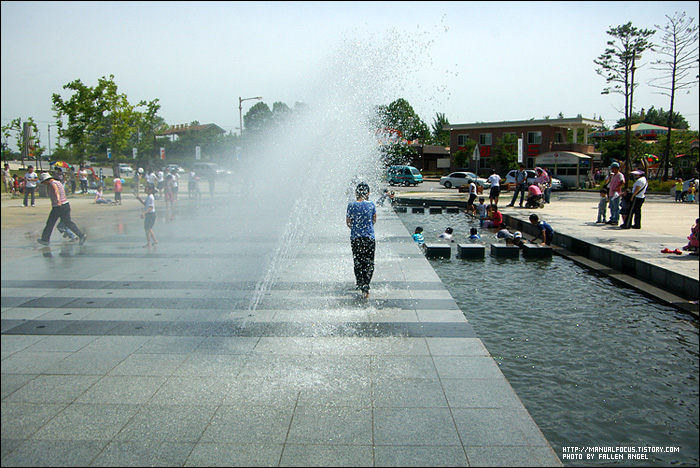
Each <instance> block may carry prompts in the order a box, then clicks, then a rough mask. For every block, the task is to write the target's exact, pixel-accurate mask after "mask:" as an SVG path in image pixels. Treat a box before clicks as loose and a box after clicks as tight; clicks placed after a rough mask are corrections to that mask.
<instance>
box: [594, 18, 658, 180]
mask: <svg viewBox="0 0 700 468" xmlns="http://www.w3.org/2000/svg"><path fill="white" fill-rule="evenodd" d="M607 33H608V35H610V36H612V37H614V38H615V39H616V40H610V41H608V48H607V49H605V52H603V53H602V54H601V55H600V56H599V57H598V58H597V59H596V60H594V61H593V62H594V63H595V64H596V65H598V66H599V67H600V68H598V69H597V70H596V72H597V73H598V74H599V75H601V76H603V77H605V80H606V82H607V83H613V85H612V86H608V87H606V88H605V89H603V91H602V92H601V94H609V93H618V94H622V95H623V96H624V97H625V122H626V129H625V130H626V131H625V159H626V163H627V164H625V179H626V180H629V169H630V167H631V165H632V158H631V156H630V147H631V144H630V143H631V136H632V129H631V121H630V115H631V113H632V110H633V107H634V100H633V98H634V88H636V87H637V86H638V85H637V84H636V83H635V82H634V74H635V71H636V69H637V68H639V66H638V65H637V62H638V60H641V58H642V53H643V52H644V51H646V50H647V49H650V48H651V47H652V46H653V44H652V43H651V42H650V41H649V39H648V38H649V37H651V36H652V35H653V34H654V33H655V31H653V30H650V29H638V28H636V27H635V26H632V22H628V23H627V24H623V25H622V26H618V27H616V28H611V29H609V30H608V31H607Z"/></svg>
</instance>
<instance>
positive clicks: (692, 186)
mask: <svg viewBox="0 0 700 468" xmlns="http://www.w3.org/2000/svg"><path fill="white" fill-rule="evenodd" d="M696 191H697V187H696V185H695V181H693V182H691V183H690V186H689V187H688V202H689V203H695V192H696ZM32 206H34V205H32Z"/></svg>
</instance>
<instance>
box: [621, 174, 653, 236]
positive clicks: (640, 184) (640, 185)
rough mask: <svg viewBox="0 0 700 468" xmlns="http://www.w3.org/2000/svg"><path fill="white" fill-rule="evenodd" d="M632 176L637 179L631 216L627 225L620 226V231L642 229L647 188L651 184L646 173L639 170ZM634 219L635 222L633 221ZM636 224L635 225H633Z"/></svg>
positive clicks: (633, 187) (626, 222)
mask: <svg viewBox="0 0 700 468" xmlns="http://www.w3.org/2000/svg"><path fill="white" fill-rule="evenodd" d="M632 175H633V176H635V177H636V178H637V180H635V181H634V185H633V186H632V204H631V206H630V214H629V215H628V216H627V220H626V221H625V223H624V224H623V225H622V226H620V229H629V228H632V229H641V228H642V205H643V204H644V200H645V198H646V193H647V187H648V186H649V183H648V182H647V178H646V177H645V176H644V171H643V170H641V169H637V170H636V171H632ZM633 218H634V221H633V220H632V219H633ZM633 223H634V224H633Z"/></svg>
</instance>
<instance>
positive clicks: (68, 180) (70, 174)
mask: <svg viewBox="0 0 700 468" xmlns="http://www.w3.org/2000/svg"><path fill="white" fill-rule="evenodd" d="M75 182H76V180H75V170H74V169H73V166H68V171H67V173H66V177H65V180H64V181H63V186H64V187H66V185H68V187H70V194H71V195H74V194H75V186H76V183H75Z"/></svg>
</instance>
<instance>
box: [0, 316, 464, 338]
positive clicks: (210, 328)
mask: <svg viewBox="0 0 700 468" xmlns="http://www.w3.org/2000/svg"><path fill="white" fill-rule="evenodd" d="M2 328H3V332H2V334H3V335H58V336H76V335H77V336H85V335H97V336H222V337H358V338H388V337H402V338H477V336H476V333H475V332H474V330H473V329H472V327H471V325H469V324H468V323H467V322H347V323H340V324H339V323H315V324H314V326H311V325H309V324H301V323H293V322H276V323H270V322H265V323H261V322H246V323H242V322H240V321H230V322H143V321H137V322H129V321H107V320H26V321H19V320H2Z"/></svg>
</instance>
